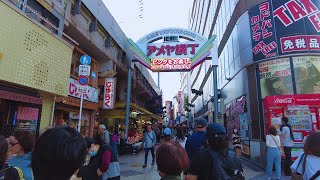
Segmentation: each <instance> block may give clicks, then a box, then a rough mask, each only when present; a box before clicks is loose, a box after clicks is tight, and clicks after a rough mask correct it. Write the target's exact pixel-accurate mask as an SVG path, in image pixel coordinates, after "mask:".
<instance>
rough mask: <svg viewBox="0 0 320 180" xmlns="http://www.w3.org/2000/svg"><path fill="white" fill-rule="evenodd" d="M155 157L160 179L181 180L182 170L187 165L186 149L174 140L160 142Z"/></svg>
mask: <svg viewBox="0 0 320 180" xmlns="http://www.w3.org/2000/svg"><path fill="white" fill-rule="evenodd" d="M156 158H157V159H156V162H157V166H158V171H159V175H160V177H161V179H160V180H181V173H182V171H184V170H186V169H187V168H188V167H189V158H188V155H187V153H186V151H185V150H184V149H183V148H182V147H181V146H180V145H179V143H178V142H175V141H170V142H165V143H163V144H161V145H160V146H159V148H158V150H157V155H156Z"/></svg>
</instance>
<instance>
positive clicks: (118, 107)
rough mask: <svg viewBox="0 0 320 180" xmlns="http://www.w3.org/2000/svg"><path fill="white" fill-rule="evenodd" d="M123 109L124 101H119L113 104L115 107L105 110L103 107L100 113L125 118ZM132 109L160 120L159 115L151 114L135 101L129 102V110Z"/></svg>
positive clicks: (124, 106)
mask: <svg viewBox="0 0 320 180" xmlns="http://www.w3.org/2000/svg"><path fill="white" fill-rule="evenodd" d="M125 109H126V103H125V102H119V103H116V104H115V109H106V110H104V109H103V110H102V113H101V115H102V116H108V117H112V118H125V116H126V111H125ZM133 110H134V111H136V112H137V113H139V114H144V115H150V116H151V117H152V118H154V119H156V120H158V121H162V118H161V117H160V116H157V115H155V114H153V113H152V112H150V111H148V110H147V109H145V108H143V107H141V106H139V105H137V104H135V103H130V111H133Z"/></svg>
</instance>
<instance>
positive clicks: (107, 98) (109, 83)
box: [103, 78, 116, 109]
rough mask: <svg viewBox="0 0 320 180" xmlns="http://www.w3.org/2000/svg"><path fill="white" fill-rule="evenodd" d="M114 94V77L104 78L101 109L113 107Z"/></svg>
mask: <svg viewBox="0 0 320 180" xmlns="http://www.w3.org/2000/svg"><path fill="white" fill-rule="evenodd" d="M115 94H116V78H106V79H105V81H104V94H103V109H114V105H115Z"/></svg>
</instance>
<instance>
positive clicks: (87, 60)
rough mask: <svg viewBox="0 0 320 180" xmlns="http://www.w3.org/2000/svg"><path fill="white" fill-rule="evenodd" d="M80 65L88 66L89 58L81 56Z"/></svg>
mask: <svg viewBox="0 0 320 180" xmlns="http://www.w3.org/2000/svg"><path fill="white" fill-rule="evenodd" d="M80 63H81V64H82V65H89V64H90V63H91V57H90V56H88V55H83V56H81V57H80Z"/></svg>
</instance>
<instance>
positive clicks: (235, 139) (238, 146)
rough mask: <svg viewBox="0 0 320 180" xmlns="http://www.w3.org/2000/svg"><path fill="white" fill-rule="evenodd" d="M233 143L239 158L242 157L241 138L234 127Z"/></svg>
mask: <svg viewBox="0 0 320 180" xmlns="http://www.w3.org/2000/svg"><path fill="white" fill-rule="evenodd" d="M232 144H233V148H234V151H235V152H236V153H237V156H238V158H240V157H241V138H240V136H239V132H238V130H237V129H236V128H234V129H233V134H232Z"/></svg>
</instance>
